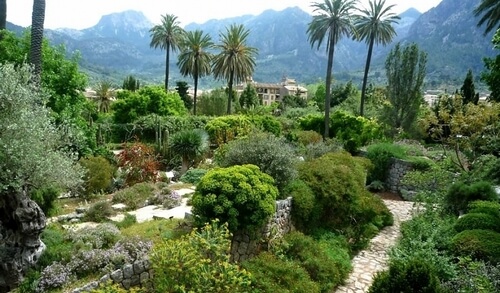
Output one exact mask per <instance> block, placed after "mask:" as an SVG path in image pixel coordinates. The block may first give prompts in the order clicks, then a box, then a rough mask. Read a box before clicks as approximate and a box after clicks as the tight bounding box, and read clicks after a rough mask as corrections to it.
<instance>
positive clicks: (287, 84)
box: [235, 77, 307, 106]
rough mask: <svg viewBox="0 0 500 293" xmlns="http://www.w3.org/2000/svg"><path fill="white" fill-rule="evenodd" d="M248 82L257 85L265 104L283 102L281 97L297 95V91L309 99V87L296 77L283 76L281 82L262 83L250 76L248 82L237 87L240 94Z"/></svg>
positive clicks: (258, 92)
mask: <svg viewBox="0 0 500 293" xmlns="http://www.w3.org/2000/svg"><path fill="white" fill-rule="evenodd" d="M247 84H251V85H253V86H254V87H255V90H256V91H257V95H258V96H259V99H260V101H261V103H262V105H264V106H269V105H271V104H272V103H281V99H282V98H283V97H284V96H288V95H290V96H294V95H297V93H298V94H299V95H300V97H302V98H303V99H307V89H306V88H305V87H302V86H299V85H297V82H296V81H295V79H290V78H287V77H283V79H282V81H281V82H280V83H262V82H255V81H254V80H253V79H252V78H251V77H250V78H248V80H247V81H246V82H244V83H242V84H239V85H237V86H236V87H235V89H236V91H237V92H238V93H239V94H240V93H241V92H243V90H244V89H245V87H246V86H247Z"/></svg>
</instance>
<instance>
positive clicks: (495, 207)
mask: <svg viewBox="0 0 500 293" xmlns="http://www.w3.org/2000/svg"><path fill="white" fill-rule="evenodd" d="M467 208H468V209H467V211H468V212H469V213H484V214H488V215H492V216H494V217H496V218H498V219H500V203H498V202H495V201H487V200H475V201H472V202H471V203H469V205H468V207H467Z"/></svg>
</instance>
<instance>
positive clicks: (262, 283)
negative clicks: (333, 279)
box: [242, 252, 321, 293]
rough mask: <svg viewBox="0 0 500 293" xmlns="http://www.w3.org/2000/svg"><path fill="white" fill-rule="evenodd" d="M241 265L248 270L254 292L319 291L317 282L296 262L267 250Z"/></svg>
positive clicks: (287, 292) (295, 292) (301, 292)
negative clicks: (278, 256)
mask: <svg viewBox="0 0 500 293" xmlns="http://www.w3.org/2000/svg"><path fill="white" fill-rule="evenodd" d="M242 266H243V267H244V268H245V269H246V270H248V271H249V272H250V274H251V277H252V285H253V287H254V288H255V289H256V292H262V293H276V292H280V293H282V292H283V293H303V292H310V293H319V292H321V290H320V286H319V284H318V283H316V282H314V281H313V280H311V277H309V274H308V273H307V271H306V270H305V269H304V268H302V267H301V266H300V264H299V263H298V262H295V261H290V260H285V259H280V258H277V257H276V256H275V255H273V254H271V253H269V252H263V253H260V254H259V255H258V256H256V257H254V258H251V259H249V260H247V261H245V262H243V263H242Z"/></svg>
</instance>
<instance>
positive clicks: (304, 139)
mask: <svg viewBox="0 0 500 293" xmlns="http://www.w3.org/2000/svg"><path fill="white" fill-rule="evenodd" d="M295 136H296V141H297V142H298V143H299V144H300V145H303V146H307V145H310V144H316V143H320V142H322V141H323V137H322V136H321V134H319V133H317V132H316V131H312V130H300V131H297V132H296V133H295Z"/></svg>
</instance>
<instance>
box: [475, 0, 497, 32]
mask: <svg viewBox="0 0 500 293" xmlns="http://www.w3.org/2000/svg"><path fill="white" fill-rule="evenodd" d="M474 15H475V16H480V15H483V16H482V17H481V19H480V20H479V22H478V23H477V25H478V26H481V25H483V24H484V23H486V29H485V30H484V34H485V35H486V34H488V33H489V32H491V31H492V30H495V29H497V28H500V1H498V0H482V1H481V4H479V6H478V7H476V9H474Z"/></svg>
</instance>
